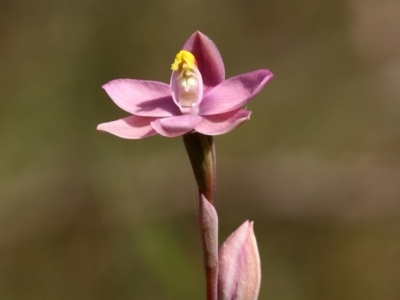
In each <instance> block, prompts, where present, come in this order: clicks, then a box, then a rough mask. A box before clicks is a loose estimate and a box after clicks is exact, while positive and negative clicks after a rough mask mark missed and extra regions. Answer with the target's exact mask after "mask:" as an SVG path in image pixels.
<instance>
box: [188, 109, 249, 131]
mask: <svg viewBox="0 0 400 300" xmlns="http://www.w3.org/2000/svg"><path fill="white" fill-rule="evenodd" d="M250 114H251V111H248V110H245V109H239V110H235V111H231V112H227V113H224V114H219V115H212V116H203V117H202V118H203V119H202V120H201V122H200V124H199V125H197V126H196V127H195V130H196V131H197V132H200V133H202V134H207V135H220V134H224V133H228V132H229V131H232V130H233V129H235V128H236V127H239V126H240V125H242V124H243V123H244V122H246V121H248V120H249V119H250Z"/></svg>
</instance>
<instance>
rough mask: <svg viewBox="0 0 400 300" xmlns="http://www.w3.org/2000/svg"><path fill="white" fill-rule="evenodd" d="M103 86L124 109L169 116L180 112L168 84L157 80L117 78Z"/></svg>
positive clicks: (135, 112) (148, 114)
mask: <svg viewBox="0 0 400 300" xmlns="http://www.w3.org/2000/svg"><path fill="white" fill-rule="evenodd" d="M103 88H104V89H105V91H106V92H107V94H108V95H109V96H110V98H111V99H112V100H113V101H114V102H115V104H117V105H118V106H119V107H120V108H122V109H123V110H125V111H127V112H129V113H131V114H134V115H138V116H147V117H169V116H173V115H176V114H179V109H178V107H176V105H175V103H174V102H173V100H172V97H171V91H170V87H169V85H168V84H166V83H163V82H157V81H148V80H134V79H116V80H112V81H110V82H108V83H106V84H105V85H103Z"/></svg>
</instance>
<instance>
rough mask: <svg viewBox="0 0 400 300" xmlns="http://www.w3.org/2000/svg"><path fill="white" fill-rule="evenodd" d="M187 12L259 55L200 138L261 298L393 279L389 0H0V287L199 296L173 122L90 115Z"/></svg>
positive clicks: (243, 68) (397, 148)
mask: <svg viewBox="0 0 400 300" xmlns="http://www.w3.org/2000/svg"><path fill="white" fill-rule="evenodd" d="M195 30H200V31H202V32H203V33H205V34H206V35H208V36H209V37H210V38H211V39H213V40H214V42H215V43H216V44H217V46H218V47H219V49H220V52H221V54H222V56H223V58H224V62H225V66H226V72H227V77H231V76H234V75H237V74H239V73H243V72H247V71H251V70H254V69H258V68H268V69H270V70H272V71H273V73H274V74H275V78H274V79H273V80H272V81H271V82H270V83H269V84H268V85H267V87H266V88H265V89H264V90H263V91H262V92H261V94H260V95H259V96H258V97H257V98H256V99H255V100H253V101H252V102H251V104H250V105H249V107H248V108H249V109H250V110H252V111H253V114H252V120H251V121H250V122H248V123H246V124H245V125H244V126H242V127H240V128H239V129H238V130H235V131H234V132H231V133H229V134H228V135H224V136H218V137H216V139H215V140H216V145H217V153H218V158H217V159H218V184H217V197H216V206H217V209H218V212H219V217H220V239H221V241H223V240H224V239H225V238H226V237H227V236H228V235H229V234H230V233H231V232H232V231H233V230H234V229H236V228H237V227H238V226H239V225H240V224H241V223H242V222H243V221H245V220H246V219H251V220H254V221H255V231H256V235H257V239H258V243H259V250H260V255H261V260H262V269H263V281H262V285H261V293H260V297H259V299H260V300H261V299H274V300H298V299H304V300H306V299H307V300H320V299H328V300H330V299H332V300H334V299H335V300H336V299H341V300H346V299H349V300H350V299H352V300H354V299H363V300H370V299H371V300H372V299H379V300H382V299H385V300H391V299H393V300H395V299H400V284H399V282H400V155H399V154H400V2H399V1H398V0H343V1H328V0H325V1H323V0H306V1H295V0H283V1H279V0H270V1H262V0H259V1H255V0H246V1H245V0H241V1H228V0H219V1H200V0H197V1H196V0H186V1H182V0H181V1H172V0H165V1H148V0H129V1H128V0H114V1H106V0H80V1H77V0H70V1H61V0H47V1H46V0H39V1H22V0H20V1H18V0H15V1H8V0H0V82H1V83H0V145H1V148H0V299H7V300H8V299H9V300H17V299H18V300H19V299H32V300H36V299H41V300H46V299H57V300H63V299H77V300H79V299H167V300H168V299H171V300H172V299H174V300H175V299H182V300H183V299H204V298H205V291H204V279H203V268H202V254H201V250H200V241H199V235H198V229H197V224H196V197H197V195H196V188H195V181H194V178H193V175H192V173H191V169H190V166H189V162H188V159H187V156H186V153H185V151H184V147H183V143H182V140H181V139H180V138H175V139H167V138H162V137H152V138H149V139H144V140H139V141H130V140H122V139H119V138H117V137H114V136H111V135H108V134H104V133H98V132H96V130H95V128H96V126H97V124H99V123H102V122H105V121H111V120H115V119H118V118H121V117H124V116H127V115H128V114H127V113H125V112H124V111H122V110H120V109H119V108H118V107H117V106H116V105H114V104H113V102H112V101H111V100H110V99H109V98H108V96H107V95H106V94H105V92H104V91H103V90H102V89H101V85H102V84H104V83H106V82H107V81H109V80H111V79H116V78H138V79H151V80H159V81H164V82H169V77H170V72H171V71H170V64H171V63H172V61H173V58H174V56H175V54H176V53H177V52H178V51H179V50H180V47H181V45H182V44H183V43H184V41H185V40H186V39H187V38H188V37H189V35H190V34H192V33H193V32H194V31H195Z"/></svg>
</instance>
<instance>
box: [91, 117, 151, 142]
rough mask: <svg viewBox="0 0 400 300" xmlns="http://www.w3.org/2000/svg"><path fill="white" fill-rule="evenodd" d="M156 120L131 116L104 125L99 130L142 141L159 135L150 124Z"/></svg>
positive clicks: (99, 126)
mask: <svg viewBox="0 0 400 300" xmlns="http://www.w3.org/2000/svg"><path fill="white" fill-rule="evenodd" d="M154 120H156V118H150V117H139V116H130V117H126V118H123V119H119V120H116V121H112V122H108V123H102V124H100V125H98V126H97V130H99V131H105V132H109V133H111V134H113V135H116V136H119V137H121V138H124V139H141V138H145V137H148V136H152V135H155V134H157V132H156V131H155V130H154V129H153V127H152V126H151V124H150V122H152V121H154Z"/></svg>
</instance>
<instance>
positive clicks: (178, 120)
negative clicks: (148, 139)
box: [151, 115, 201, 137]
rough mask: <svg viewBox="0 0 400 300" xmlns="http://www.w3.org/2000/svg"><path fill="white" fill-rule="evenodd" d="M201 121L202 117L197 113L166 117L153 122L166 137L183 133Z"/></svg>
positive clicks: (156, 128)
mask: <svg viewBox="0 0 400 300" xmlns="http://www.w3.org/2000/svg"><path fill="white" fill-rule="evenodd" d="M200 122H201V117H200V116H196V115H181V116H174V117H169V118H164V119H157V120H155V121H154V122H151V125H152V126H153V128H154V129H155V130H156V131H157V132H158V133H159V134H161V135H163V136H166V137H176V136H180V135H183V134H185V133H187V132H189V131H191V130H193V128H194V127H195V126H196V125H197V124H199V123H200Z"/></svg>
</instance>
